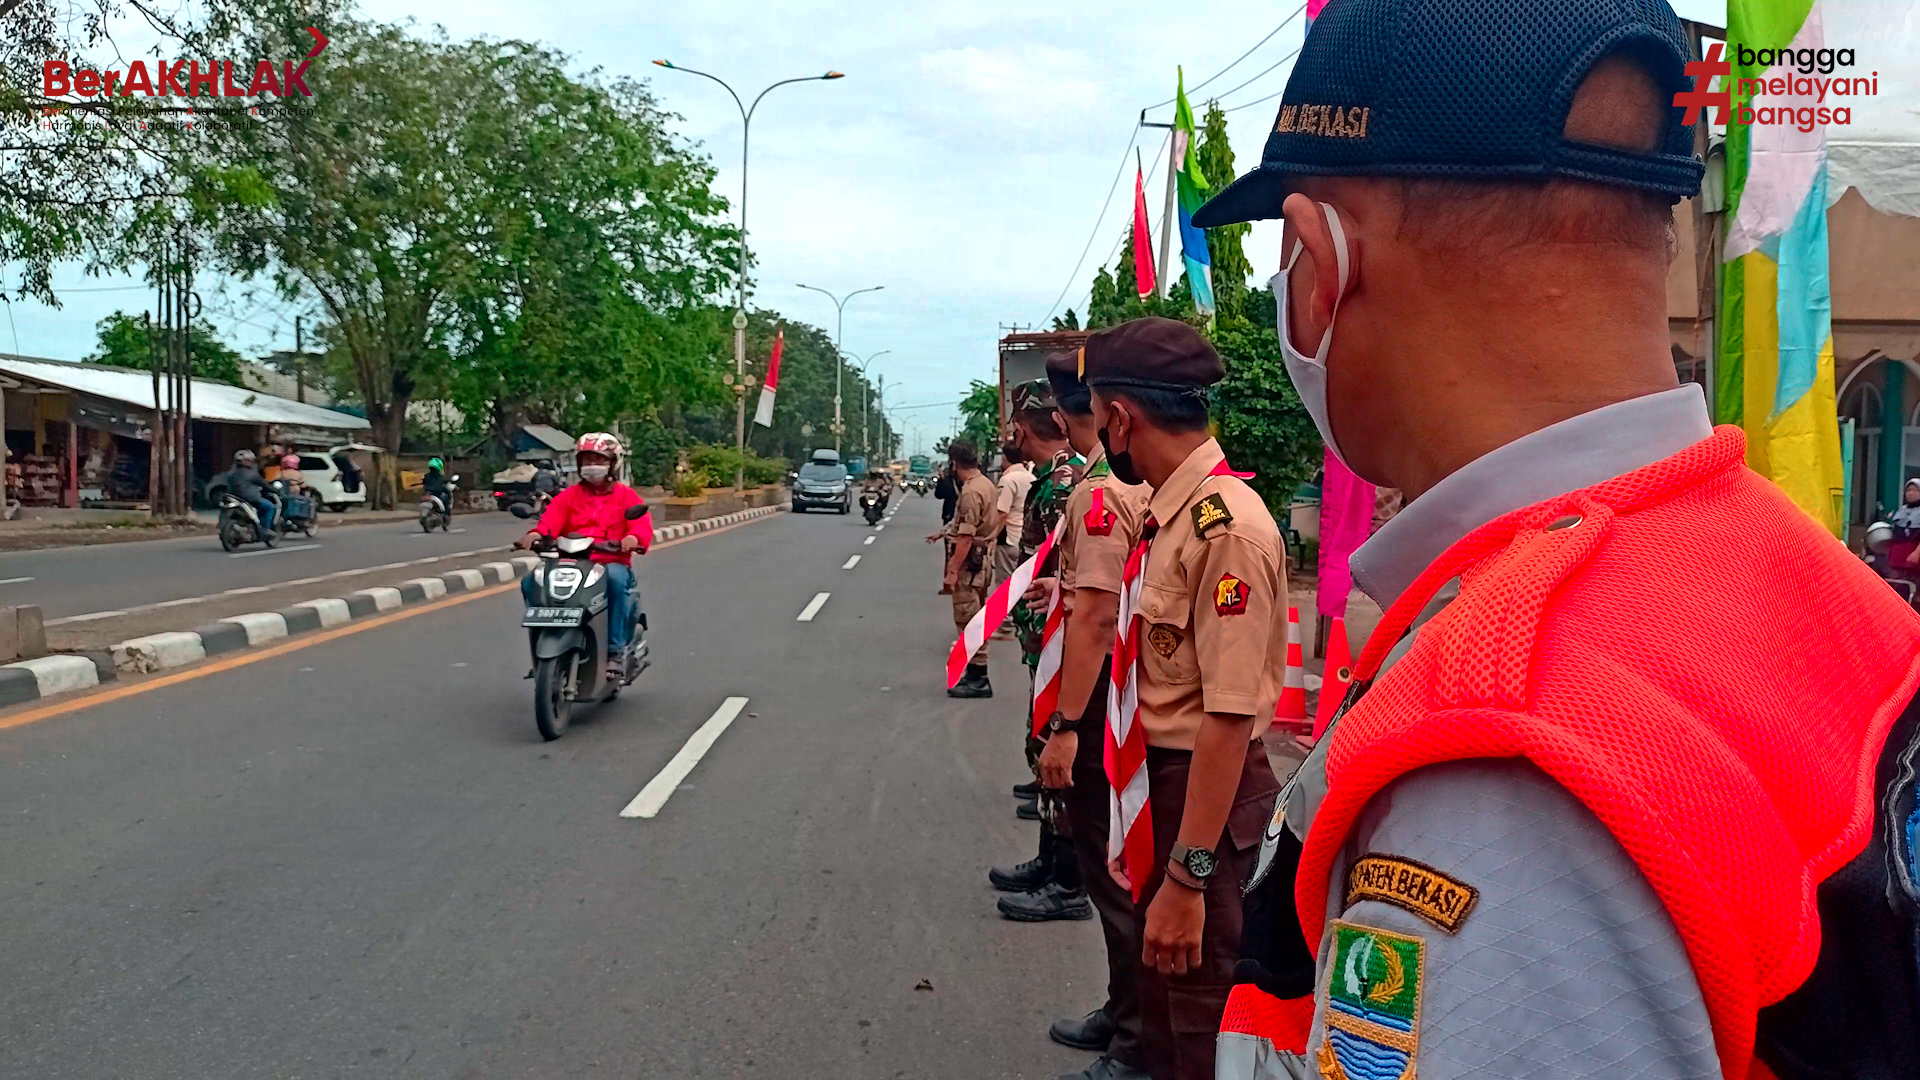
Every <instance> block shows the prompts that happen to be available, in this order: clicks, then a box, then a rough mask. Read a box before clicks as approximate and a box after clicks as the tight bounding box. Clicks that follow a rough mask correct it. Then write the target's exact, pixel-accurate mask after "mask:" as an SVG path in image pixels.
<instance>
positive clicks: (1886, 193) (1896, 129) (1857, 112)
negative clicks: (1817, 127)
mask: <svg viewBox="0 0 1920 1080" xmlns="http://www.w3.org/2000/svg"><path fill="white" fill-rule="evenodd" d="M1820 12H1821V16H1822V18H1823V20H1824V22H1825V27H1824V29H1825V31H1826V42H1827V47H1828V48H1833V49H1842V48H1847V49H1852V50H1854V54H1855V57H1856V60H1855V64H1854V66H1853V67H1852V68H1850V69H1841V70H1837V71H1835V72H1834V74H1835V75H1836V76H1837V75H1841V74H1846V75H1849V76H1853V77H1858V76H1862V75H1866V74H1868V73H1869V72H1871V73H1874V75H1875V76H1876V77H1877V78H1878V79H1879V80H1880V93H1879V94H1878V95H1877V96H1875V97H1856V98H1853V99H1851V101H1850V104H1851V105H1852V108H1853V119H1852V123H1849V124H1831V125H1829V126H1828V127H1827V193H1828V198H1830V199H1833V200H1838V199H1839V198H1840V196H1841V195H1844V194H1846V190H1847V189H1848V188H1849V187H1853V188H1859V189H1860V194H1861V196H1862V197H1864V198H1865V199H1866V200H1867V202H1868V203H1870V204H1871V205H1872V206H1873V207H1874V209H1876V210H1880V211H1882V212H1883V213H1888V214H1903V215H1905V216H1908V217H1920V2H1916V0H1825V2H1823V3H1822V4H1821V5H1820Z"/></svg>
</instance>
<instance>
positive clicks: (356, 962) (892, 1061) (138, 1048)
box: [0, 497, 1102, 1080]
mask: <svg viewBox="0 0 1920 1080" xmlns="http://www.w3.org/2000/svg"><path fill="white" fill-rule="evenodd" d="M936 506H937V504H935V503H934V502H933V501H932V500H931V499H917V498H912V497H908V498H907V499H906V500H905V503H904V506H903V509H902V510H901V512H900V513H899V516H898V518H897V520H896V521H895V522H894V523H892V524H890V525H888V526H887V527H886V528H885V529H884V531H880V532H875V531H874V530H870V529H868V528H867V527H866V526H865V525H864V524H863V523H862V522H861V520H860V518H859V517H858V516H851V515H850V516H847V517H841V516H838V515H824V514H822V515H806V516H794V515H788V514H779V515H774V516H773V517H772V518H769V519H764V520H762V521H758V522H752V523H748V524H745V525H742V526H739V527H736V528H734V529H731V530H728V531H724V532H719V533H714V534H709V535H706V536H703V537H700V538H698V539H695V540H692V541H689V542H686V543H682V544H678V545H676V546H673V547H671V548H667V549H664V550H661V551H659V552H656V553H654V554H653V555H650V556H647V557H646V558H645V559H643V560H642V562H641V579H642V585H643V589H644V592H645V598H646V605H647V609H648V611H649V613H650V617H651V619H652V623H653V627H654V630H653V635H652V642H653V647H654V655H655V666H654V667H653V669H652V670H650V671H648V672H647V673H646V674H645V675H643V676H642V677H641V681H640V682H639V683H637V684H635V686H633V687H631V688H629V689H628V690H627V691H626V692H625V693H623V694H622V695H621V696H620V697H619V698H618V699H617V700H616V701H614V702H612V703H610V704H608V705H605V706H601V707H599V708H598V709H597V710H596V711H594V712H591V713H589V714H587V715H586V716H585V717H584V718H576V726H575V727H574V728H573V730H571V731H570V732H569V733H568V734H567V735H566V737H565V738H563V739H561V740H560V741H558V742H555V743H542V742H541V741H540V740H539V738H538V736H537V735H536V734H535V732H534V727H533V720H532V705H531V691H530V686H531V684H530V683H527V682H524V681H522V679H521V677H520V676H521V674H522V672H523V671H524V670H525V667H526V664H525V659H524V656H525V639H524V637H523V636H522V631H521V630H520V629H519V627H518V625H517V617H518V607H519V605H518V600H517V597H516V596H515V595H514V594H513V593H512V592H511V591H509V592H504V593H500V594H497V595H491V596H487V595H482V596H481V597H480V598H478V599H473V600H469V601H467V602H456V603H453V604H451V605H448V606H442V607H439V608H428V609H418V610H419V613H418V614H414V615H412V616H411V617H407V618H404V619H400V620H398V621H393V622H388V623H378V624H372V625H370V626H368V627H367V628H366V629H360V628H359V625H358V624H356V626H354V627H349V628H347V629H348V630H350V631H354V632H350V633H346V634H342V635H340V636H335V637H332V638H329V639H325V640H317V641H314V642H312V643H311V644H307V645H304V646H301V647H298V648H295V649H292V650H290V651H289V652H287V653H286V654H284V655H279V656H272V657H268V658H265V659H260V660H257V661H254V662H246V663H243V664H241V665H239V666H235V667H232V668H230V669H227V670H218V671H215V672H213V673H211V674H207V675H205V676H202V677H198V678H188V679H185V680H182V681H179V682H176V683H172V684H167V685H158V686H156V688H154V689H151V690H147V691H145V692H141V693H137V694H133V695H131V696H127V697H124V698H121V699H119V700H115V701H111V702H107V703H104V704H99V705H95V706H92V707H89V708H86V709H83V710H79V711H75V712H71V713H67V714H64V715H57V716H52V717H50V718H47V719H43V720H39V721H36V722H34V723H31V724H26V725H22V726H16V727H13V728H11V729H4V730H0V911H3V912H5V918H4V919H0V971H5V972H6V977H5V979H4V980H0V1033H4V1035H3V1036H0V1076H7V1077H12V1076H23V1077H36V1078H57V1077H90V1078H91V1077H107V1076H111V1077H115V1078H142V1077H195V1078H201V1077H249V1078H251V1077H309V1076H312V1077H331V1076H407V1077H542V1078H545V1077H574V1076H579V1077H647V1078H659V1077H743V1078H744V1077H782V1078H785V1077H820V1078H823V1080H824V1078H833V1080H850V1078H856V1080H857V1078H865V1077H872V1078H883V1077H887V1078H890V1077H912V1078H922V1077H954V1078H961V1077H965V1078H969V1080H978V1078H982V1077H1046V1076H1053V1075H1055V1074H1056V1073H1060V1072H1065V1071H1070V1070H1073V1069H1078V1068H1080V1067H1081V1066H1082V1065H1084V1064H1085V1063H1086V1062H1087V1060H1088V1059H1089V1056H1090V1055H1085V1054H1078V1053H1074V1052H1071V1051H1068V1050H1065V1049H1063V1048H1061V1047H1057V1046H1054V1045H1053V1044H1051V1043H1049V1042H1048V1041H1047V1039H1046V1034H1045V1030H1046V1024H1047V1022H1048V1021H1049V1020H1050V1019H1052V1018H1053V1017H1054V1016H1056V1015H1064V1014H1066V1013H1068V1012H1075V1013H1077V1012H1079V1011H1083V1010H1085V1009H1087V1008H1091V1007H1092V1006H1094V1005H1096V1004H1098V992H1099V987H1100V984H1101V982H1102V976H1101V969H1102V964H1101V959H1100V953H1099V948H1100V946H1099V939H1098V931H1097V929H1096V927H1095V924H1093V923H1090V922H1088V923H1064V924H1049V925H1044V926H1030V925H1019V924H1014V923H1010V922H1005V921H1003V920H1001V919H999V918H998V917H997V916H996V915H995V914H994V911H993V894H992V892H991V891H990V890H989V888H988V887H987V884H986V881H985V878H984V873H983V871H984V868H985V866H986V865H987V864H988V863H989V862H990V861H1010V860H1012V859H1014V858H1024V857H1026V856H1027V855H1029V854H1031V850H1032V843H1033V833H1032V828H1033V827H1032V826H1031V825H1030V824H1027V823H1024V822H1018V821H1016V820H1015V819H1014V815H1013V804H1012V800H1011V799H1010V798H1009V796H1008V794H1007V788H1008V785H1010V784H1012V783H1015V782H1017V781H1019V780H1021V779H1023V774H1024V771H1025V770H1024V766H1023V764H1022V761H1021V756H1020V750H1019V740H1018V732H1019V722H1018V720H1017V719H1016V714H1017V711H1018V709H1019V704H1018V702H1019V699H1020V697H1021V696H1022V693H1023V692H1024V690H1025V688H1026V680H1025V678H1024V675H1023V673H1022V672H1021V671H1020V670H1019V668H1018V665H1017V661H1016V659H1015V657H1014V655H1013V652H1012V648H1011V646H1008V645H1005V644H997V645H996V648H997V650H998V655H997V656H996V658H995V661H994V675H995V681H996V686H997V687H999V688H1000V689H1001V691H1002V693H1001V696H1000V697H999V698H998V699H996V700H993V701H988V702H958V701H951V700H949V699H948V698H946V697H945V696H944V695H943V694H942V693H941V689H942V687H941V671H942V661H943V658H944V654H945V650H946V647H947V645H948V644H949V643H950V641H951V639H952V636H953V627H952V623H951V620H950V618H949V615H948V606H947V601H946V599H945V598H944V597H940V596H937V595H935V588H936V587H937V574H938V567H937V563H938V549H937V548H930V547H927V546H925V545H923V544H922V543H921V542H920V540H921V537H922V536H923V535H925V534H926V533H927V532H928V531H930V530H931V529H932V528H933V527H934V526H935V525H936V524H937V515H936ZM869 538H871V539H872V541H873V542H872V543H871V544H869V543H866V542H865V541H867V540H868V539H869ZM456 539H458V538H456ZM855 555H858V556H860V560H859V561H858V562H857V563H855V564H854V565H853V566H852V567H851V568H850V569H849V568H847V564H848V562H849V560H850V558H851V557H852V556H855ZM256 561H264V560H256ZM820 593H827V594H828V596H827V599H826V600H825V601H824V602H823V603H821V604H819V605H813V601H814V600H815V599H816V598H817V596H818V594H820ZM809 606H815V614H814V617H813V618H812V619H811V621H807V622H800V621H798V616H799V615H800V613H801V612H802V611H803V610H805V609H806V608H808V607H809ZM735 696H738V697H745V698H746V699H747V701H746V704H745V706H744V708H743V709H742V711H741V712H740V713H739V714H738V718H737V719H736V720H735V721H734V722H733V724H732V726H731V727H730V728H728V729H727V730H726V731H725V732H724V734H722V735H721V736H720V737H719V739H718V741H717V742H715V743H714V744H713V745H712V748H711V749H710V750H709V751H708V752H707V754H706V756H705V757H704V758H703V759H702V760H701V761H700V762H699V763H698V765H697V766H696V767H695V768H694V769H693V771H692V772H691V774H690V775H688V776H687V778H686V780H685V781H684V783H683V784H681V785H680V786H679V787H678V789H677V790H675V791H674V792H673V794H672V795H671V798H670V799H669V801H667V803H666V804H665V806H664V807H663V808H662V809H661V810H660V811H659V814H658V816H657V817H655V818H652V819H644V818H623V817H620V816H619V814H620V811H621V810H622V808H623V807H625V806H627V805H628V803H629V801H630V800H633V799H634V797H635V795H636V793H638V792H640V791H641V789H642V788H643V787H644V786H645V785H647V783H648V781H649V780H650V779H651V778H653V777H654V776H655V775H656V774H657V773H659V772H660V771H661V770H662V768H663V767H664V766H666V765H667V763H668V762H669V760H670V759H672V758H674V756H675V755H676V753H678V752H679V751H680V750H681V748H682V746H683V745H684V744H686V743H687V741H688V739H689V737H690V736H691V735H692V734H693V733H694V732H695V731H696V729H698V728H700V727H701V726H702V725H703V724H704V723H705V722H706V721H707V720H708V718H709V717H710V716H713V715H714V714H715V712H716V710H719V709H721V708H722V706H723V704H724V703H725V702H726V699H727V698H729V697H735ZM8 715H9V714H6V713H0V728H4V725H5V723H6V720H7V717H8ZM16 715H17V714H16Z"/></svg>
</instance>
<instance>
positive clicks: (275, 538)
mask: <svg viewBox="0 0 1920 1080" xmlns="http://www.w3.org/2000/svg"><path fill="white" fill-rule="evenodd" d="M267 501H268V502H271V503H273V504H274V510H273V516H274V519H275V520H276V521H278V520H279V519H281V518H284V517H285V516H286V513H285V507H284V506H282V505H281V502H280V496H279V495H278V494H277V493H275V492H274V491H272V490H271V489H269V490H268V491H267ZM215 531H216V532H218V533H219V534H220V547H221V548H222V549H223V550H226V551H232V550H233V549H235V548H237V547H239V546H240V545H242V544H265V545H267V546H268V547H272V546H273V545H274V544H275V543H277V542H279V539H280V530H279V529H278V528H273V529H263V528H261V527H260V512H259V511H258V510H255V509H254V508H253V504H252V503H250V502H247V501H246V500H244V499H242V498H240V497H239V496H238V495H233V494H231V493H228V492H222V493H221V495H220V522H219V524H218V525H217V526H216V527H215Z"/></svg>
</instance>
